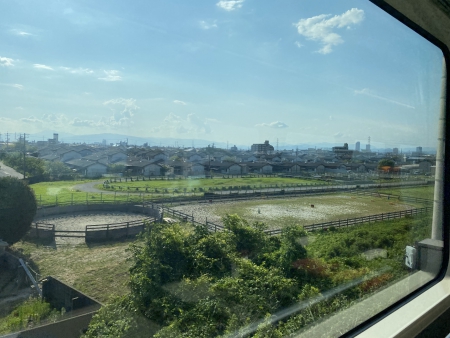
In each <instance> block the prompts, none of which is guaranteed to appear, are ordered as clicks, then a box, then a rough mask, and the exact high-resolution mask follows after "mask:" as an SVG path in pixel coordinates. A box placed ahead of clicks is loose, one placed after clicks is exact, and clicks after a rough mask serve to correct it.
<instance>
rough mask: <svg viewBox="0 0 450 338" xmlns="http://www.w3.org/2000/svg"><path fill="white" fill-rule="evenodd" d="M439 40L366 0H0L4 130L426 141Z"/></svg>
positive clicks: (435, 102) (394, 143) (432, 134)
mask: <svg viewBox="0 0 450 338" xmlns="http://www.w3.org/2000/svg"><path fill="white" fill-rule="evenodd" d="M441 74H442V52H441V51H440V50H439V49H438V48H437V47H435V46H434V45H432V44H431V43H430V42H429V41H427V40H425V39H424V38H422V37H421V36H419V35H418V34H417V33H415V32H413V31H411V30H410V29H409V28H407V27H405V26H404V25H403V24H401V23H400V22H398V21H397V20H395V19H394V18H392V17H390V16H389V15H387V14H386V13H385V12H383V11H382V10H380V9H379V8H378V7H376V6H375V5H373V4H372V3H370V2H369V1H362V0H340V1H335V0H328V1H324V0H315V1H306V0H303V1H299V0H277V1H258V0H219V1H218V0H212V1H209V0H203V1H185V0H174V1H154V0H152V1H150V0H142V1H139V0H136V1H132V2H125V1H115V0H108V1H106V0H98V1H87V0H77V1H66V0H58V1H53V0H45V1H44V0H29V1H25V0H18V1H14V2H8V1H2V2H0V133H1V134H2V136H1V138H2V139H3V140H4V139H5V134H6V132H9V133H11V132H17V133H28V134H35V133H42V132H44V133H45V132H48V138H51V137H52V133H53V132H59V133H70V134H76V135H85V134H100V133H116V134H122V135H130V136H139V137H164V138H176V139H185V140H196V139H203V140H211V141H215V142H227V141H228V142H229V143H230V145H232V144H238V145H248V146H250V145H251V144H253V143H262V142H264V140H270V142H271V143H272V144H274V143H276V139H278V140H279V144H280V145H283V144H311V145H314V144H316V143H323V142H328V143H333V144H343V143H344V142H347V143H349V144H350V145H351V147H352V146H353V145H354V143H355V142H356V141H360V142H361V145H362V147H364V145H365V144H366V143H367V140H368V137H369V136H370V138H371V143H372V144H374V145H377V146H378V147H400V148H401V147H407V146H414V147H415V146H423V147H434V146H435V145H436V139H437V120H438V115H439V95H440V82H441Z"/></svg>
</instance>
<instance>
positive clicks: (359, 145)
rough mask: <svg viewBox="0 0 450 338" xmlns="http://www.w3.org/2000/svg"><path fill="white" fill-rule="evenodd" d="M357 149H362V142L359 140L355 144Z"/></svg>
mask: <svg viewBox="0 0 450 338" xmlns="http://www.w3.org/2000/svg"><path fill="white" fill-rule="evenodd" d="M355 151H361V143H360V142H359V141H358V142H356V144H355Z"/></svg>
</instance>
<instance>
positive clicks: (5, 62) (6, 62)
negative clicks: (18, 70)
mask: <svg viewBox="0 0 450 338" xmlns="http://www.w3.org/2000/svg"><path fill="white" fill-rule="evenodd" d="M0 66H3V67H12V66H14V60H13V59H10V58H7V57H4V56H0Z"/></svg>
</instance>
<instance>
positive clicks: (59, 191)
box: [30, 180, 142, 205]
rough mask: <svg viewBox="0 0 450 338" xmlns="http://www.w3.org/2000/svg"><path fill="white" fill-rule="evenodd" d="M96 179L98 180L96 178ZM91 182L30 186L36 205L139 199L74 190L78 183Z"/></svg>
mask: <svg viewBox="0 0 450 338" xmlns="http://www.w3.org/2000/svg"><path fill="white" fill-rule="evenodd" d="M96 181H98V180H96ZM88 182H92V181H91V180H84V181H58V182H41V183H36V184H31V185H30V187H31V189H33V191H34V193H35V196H36V200H37V201H38V205H55V204H71V203H72V202H73V204H80V203H82V204H84V203H86V201H87V202H88V203H93V202H99V201H107V202H113V201H127V200H129V201H135V202H139V201H141V200H142V199H141V197H140V196H139V195H136V194H134V195H132V194H131V196H130V197H128V196H127V195H126V194H125V195H120V194H118V195H117V196H114V194H103V193H91V192H90V193H86V192H84V191H80V190H76V189H75V188H74V187H75V186H76V185H78V184H83V183H88Z"/></svg>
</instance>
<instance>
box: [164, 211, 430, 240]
mask: <svg viewBox="0 0 450 338" xmlns="http://www.w3.org/2000/svg"><path fill="white" fill-rule="evenodd" d="M162 209H163V212H165V213H167V214H169V215H172V216H173V217H177V218H179V219H182V220H183V221H184V222H190V223H192V224H196V225H201V226H206V227H207V228H208V230H209V231H212V232H216V231H222V230H224V229H225V227H224V226H223V225H220V224H216V223H213V222H209V221H208V219H206V221H205V223H201V222H198V221H195V218H194V216H193V215H188V214H185V213H183V212H180V211H178V210H174V209H171V208H167V207H163V208H162ZM432 211H433V207H424V208H415V209H409V210H401V211H394V212H389V213H382V214H376V215H368V216H361V217H354V218H347V219H342V220H336V221H329V222H323V223H315V224H310V225H304V226H303V228H304V229H305V230H306V231H317V230H325V229H329V228H332V227H333V228H345V227H349V226H355V225H359V224H364V223H374V222H379V221H389V220H393V219H398V218H404V217H409V216H416V215H420V214H425V213H428V212H432ZM282 231H283V229H275V230H265V231H264V232H265V233H267V234H268V235H269V236H273V235H279V234H281V232H282Z"/></svg>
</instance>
